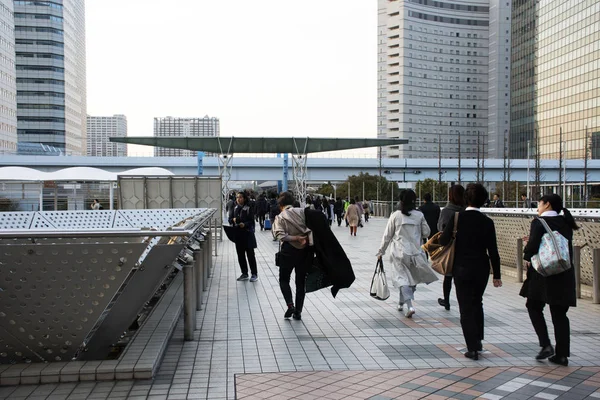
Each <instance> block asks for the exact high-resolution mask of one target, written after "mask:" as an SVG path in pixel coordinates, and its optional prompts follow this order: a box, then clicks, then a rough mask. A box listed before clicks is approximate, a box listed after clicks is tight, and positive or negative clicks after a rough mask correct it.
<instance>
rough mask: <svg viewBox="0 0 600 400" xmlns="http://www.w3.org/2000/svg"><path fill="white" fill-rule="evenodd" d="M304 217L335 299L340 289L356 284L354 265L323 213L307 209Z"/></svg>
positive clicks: (316, 254) (317, 256)
mask: <svg viewBox="0 0 600 400" xmlns="http://www.w3.org/2000/svg"><path fill="white" fill-rule="evenodd" d="M304 215H305V219H306V227H307V228H308V229H310V230H311V231H312V233H313V239H314V248H315V256H316V258H317V259H318V263H319V265H320V266H322V267H323V268H324V269H325V272H326V274H327V276H328V278H329V280H330V282H331V283H332V287H331V294H332V295H333V297H335V296H336V295H337V292H338V291H339V290H340V289H343V288H349V287H350V285H352V282H354V279H355V276H354V271H353V270H352V264H351V263H350V260H349V259H348V256H346V253H345V252H344V249H343V248H342V245H340V242H338V240H337V238H336V237H335V235H334V234H333V232H332V231H331V228H330V227H329V222H328V221H327V219H325V215H324V214H323V212H321V211H317V210H310V209H305V210H304Z"/></svg>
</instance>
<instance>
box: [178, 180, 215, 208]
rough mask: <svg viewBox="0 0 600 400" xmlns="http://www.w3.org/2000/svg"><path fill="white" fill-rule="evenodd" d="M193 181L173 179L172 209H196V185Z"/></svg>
mask: <svg viewBox="0 0 600 400" xmlns="http://www.w3.org/2000/svg"><path fill="white" fill-rule="evenodd" d="M195 181H196V180H195V179H175V180H173V181H172V184H171V185H172V186H171V187H172V189H173V207H175V208H194V207H196V184H195ZM208 207H209V208H210V206H208Z"/></svg>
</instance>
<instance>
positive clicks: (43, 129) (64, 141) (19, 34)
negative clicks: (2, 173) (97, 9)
mask: <svg viewBox="0 0 600 400" xmlns="http://www.w3.org/2000/svg"><path fill="white" fill-rule="evenodd" d="M14 6H15V10H14V19H15V41H16V46H15V47H16V69H17V110H18V116H17V127H18V130H17V133H18V139H19V143H41V144H43V145H46V146H52V147H53V148H57V149H60V150H61V151H63V152H64V153H66V154H81V155H84V154H86V152H87V151H86V150H87V146H86V124H87V122H86V117H87V115H86V75H85V74H86V67H85V65H86V64H85V63H86V60H85V3H84V2H83V1H81V0H62V1H61V0H53V1H23V0H15V1H14ZM22 148H23V149H27V148H29V146H22ZM23 152H26V150H24V151H23Z"/></svg>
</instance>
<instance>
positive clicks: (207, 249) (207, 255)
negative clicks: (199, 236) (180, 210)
mask: <svg viewBox="0 0 600 400" xmlns="http://www.w3.org/2000/svg"><path fill="white" fill-rule="evenodd" d="M210 236H212V233H211V232H210V230H209V231H208V232H206V233H205V234H204V241H203V242H202V249H203V250H204V270H203V271H202V272H203V280H202V291H204V290H206V289H207V288H208V276H209V274H210V260H211V259H212V248H211V245H210V240H209V239H208V238H209V237H210Z"/></svg>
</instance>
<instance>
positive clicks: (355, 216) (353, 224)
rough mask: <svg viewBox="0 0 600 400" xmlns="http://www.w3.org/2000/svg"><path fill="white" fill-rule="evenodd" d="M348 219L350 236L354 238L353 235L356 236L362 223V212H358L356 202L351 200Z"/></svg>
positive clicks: (347, 212) (347, 211)
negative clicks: (359, 224)
mask: <svg viewBox="0 0 600 400" xmlns="http://www.w3.org/2000/svg"><path fill="white" fill-rule="evenodd" d="M346 219H347V220H348V224H349V225H350V236H352V234H354V236H356V230H357V228H358V223H359V222H360V212H359V211H358V207H357V206H356V200H354V199H350V205H349V206H348V209H347V210H346Z"/></svg>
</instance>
